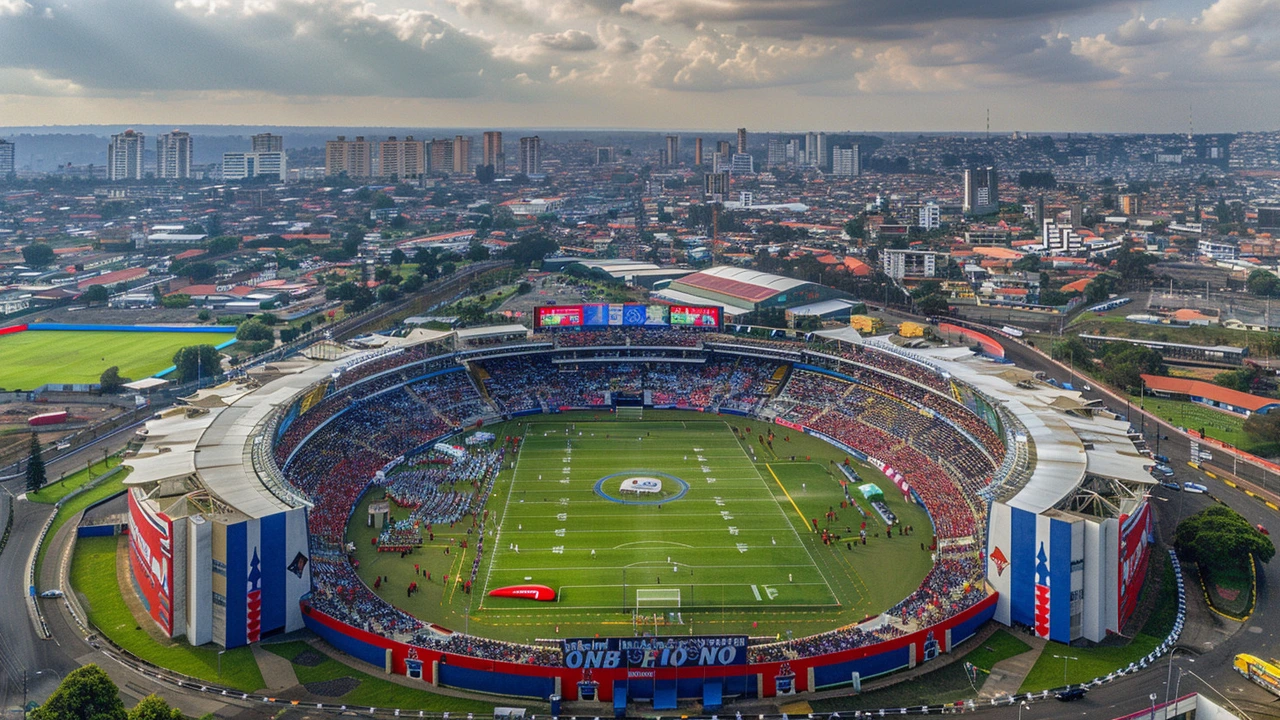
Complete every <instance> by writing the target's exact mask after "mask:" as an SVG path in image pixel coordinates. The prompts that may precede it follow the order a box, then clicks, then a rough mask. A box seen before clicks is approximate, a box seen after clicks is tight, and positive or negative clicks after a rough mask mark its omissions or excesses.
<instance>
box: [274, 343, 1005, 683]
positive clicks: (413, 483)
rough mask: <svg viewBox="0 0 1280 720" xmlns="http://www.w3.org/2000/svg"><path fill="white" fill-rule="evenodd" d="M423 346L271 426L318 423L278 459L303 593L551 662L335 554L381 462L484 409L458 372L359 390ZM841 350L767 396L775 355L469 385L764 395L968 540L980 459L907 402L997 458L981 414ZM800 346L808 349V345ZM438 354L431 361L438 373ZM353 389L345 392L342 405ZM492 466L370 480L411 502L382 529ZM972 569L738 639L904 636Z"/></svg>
mask: <svg viewBox="0 0 1280 720" xmlns="http://www.w3.org/2000/svg"><path fill="white" fill-rule="evenodd" d="M708 337H709V336H707V335H706V334H704V333H698V332H696V331H688V330H648V329H639V328H623V329H616V328H615V329H609V330H603V331H589V332H585V333H583V332H578V333H557V334H556V335H555V339H556V342H557V344H558V345H559V346H561V347H574V345H572V343H575V342H578V341H579V340H581V341H582V342H583V344H584V345H595V344H607V343H610V342H619V341H620V343H621V344H636V343H637V341H642V342H644V343H645V344H653V345H667V346H677V347H689V346H690V345H685V344H682V343H683V341H685V340H687V339H688V338H694V345H696V344H698V343H700V342H701V341H702V339H703V338H708ZM567 338H573V339H569V340H566V339H567ZM722 339H723V340H727V341H732V342H739V343H741V342H743V341H747V342H750V343H753V344H758V345H762V346H763V345H768V346H770V347H773V346H780V347H785V348H786V349H792V350H795V349H800V348H802V347H803V346H801V345H799V344H798V343H794V342H790V343H788V342H782V341H771V340H760V339H756V338H742V337H740V336H731V337H728V338H722ZM565 342H567V343H570V344H569V345H565V344H564V343H565ZM426 348H430V350H428V349H426ZM436 349H437V348H436V347H435V346H417V347H416V348H410V349H408V350H403V351H398V352H395V353H390V354H387V355H385V356H380V357H377V358H375V359H373V360H370V361H367V362H365V363H362V364H360V365H357V366H354V367H352V368H350V369H348V370H347V373H344V378H346V377H347V374H352V375H351V377H353V378H355V379H359V378H369V377H372V376H374V375H377V374H379V373H386V375H385V377H379V378H377V379H376V380H372V381H367V382H364V383H361V384H360V385H359V387H358V388H351V383H352V382H353V381H352V380H349V379H348V380H343V381H342V382H341V383H340V386H341V387H345V388H351V391H350V392H339V393H336V394H334V395H331V396H330V397H329V398H326V399H325V400H324V401H322V402H321V403H319V404H317V405H316V406H315V407H313V408H311V410H310V411H309V412H307V413H303V414H302V415H301V416H299V417H297V418H296V419H294V420H293V422H292V424H291V425H290V426H289V427H288V428H286V430H285V431H284V432H283V433H282V434H281V437H280V440H279V442H278V443H277V446H276V457H277V459H278V460H280V461H281V462H282V461H283V458H284V457H287V456H288V453H289V452H290V451H291V449H292V447H293V446H295V445H297V444H298V443H299V442H301V440H302V438H304V437H306V436H307V435H308V434H309V433H311V432H312V431H313V430H315V429H316V428H317V427H320V425H322V424H323V423H324V421H325V420H327V419H331V418H333V420H332V422H330V423H329V424H328V425H326V426H325V427H324V428H323V429H322V430H321V431H320V432H317V433H316V434H315V435H313V436H312V437H311V439H310V440H309V441H308V442H307V445H306V447H305V448H304V452H298V453H296V455H295V457H294V458H293V460H292V462H291V463H290V464H289V466H288V467H287V468H286V477H287V478H288V479H289V481H290V482H291V483H292V484H293V485H294V486H295V487H296V488H297V489H299V490H300V491H302V492H303V493H305V494H306V496H307V497H308V498H310V499H311V500H312V501H313V502H314V503H315V507H314V509H313V510H312V512H311V513H310V515H309V531H310V533H311V535H312V548H313V551H312V560H313V563H314V564H313V565H312V579H313V585H314V590H315V592H314V593H313V596H312V600H311V602H312V604H313V606H314V607H316V608H317V609H319V610H321V611H322V612H325V613H327V614H329V615H332V616H334V617H337V618H339V619H342V620H344V621H346V622H348V623H350V624H352V625H355V626H357V627H361V628H363V629H366V630H368V631H370V632H376V633H380V634H384V635H388V636H391V637H396V638H397V639H404V640H406V641H409V642H412V643H414V644H416V645H419V646H421V647H425V648H429V649H434V650H439V651H444V652H451V653H458V654H464V655H469V656H474V657H480V658H485V659H490V660H499V661H508V662H519V663H528V664H539V665H558V664H560V663H561V660H562V658H561V653H560V651H559V649H558V648H550V647H542V646H533V645H521V644H518V643H508V642H502V641H495V640H488V639H483V638H478V637H474V636H469V635H465V634H462V633H442V632H439V630H438V629H433V628H429V627H427V626H426V625H425V624H424V623H422V622H421V621H419V620H417V619H415V618H413V617H411V616H410V615H408V614H406V613H404V612H402V611H400V610H397V609H396V608H395V607H394V606H392V605H391V604H390V603H387V602H385V601H383V600H382V599H380V598H379V597H378V596H377V595H375V594H374V593H373V592H372V591H371V590H370V589H369V588H368V587H366V586H365V585H364V583H363V582H362V581H361V580H360V579H359V577H357V575H356V572H355V570H354V568H353V567H352V566H351V562H350V560H349V558H348V556H347V555H346V553H345V552H343V551H342V550H341V544H342V542H343V539H344V533H345V525H346V522H347V519H348V516H349V513H350V510H351V508H352V507H353V506H354V505H355V503H356V502H357V501H358V499H359V497H360V495H361V494H362V493H363V492H364V490H365V488H366V487H367V486H368V484H369V483H370V482H371V481H373V480H374V478H375V477H376V476H377V473H378V471H379V470H380V469H382V468H384V467H386V466H387V465H388V463H390V462H391V461H392V460H394V459H396V458H399V457H401V456H403V455H405V454H406V453H408V452H410V451H411V450H413V449H414V448H417V447H419V446H422V445H424V444H426V443H429V442H431V441H434V440H436V439H438V438H440V437H442V436H444V435H446V434H447V433H449V432H450V431H452V430H454V429H456V428H457V427H459V426H460V425H461V424H462V423H464V422H466V421H467V420H469V419H471V418H474V417H477V416H479V415H482V414H485V413H487V412H490V411H491V410H490V408H489V405H488V404H487V403H486V401H485V400H484V398H483V397H482V394H481V393H479V392H477V388H476V387H475V385H474V384H473V383H472V381H471V378H470V376H469V375H468V373H467V372H465V371H454V372H448V373H443V374H441V375H437V376H434V377H431V378H428V379H426V380H419V381H415V382H413V383H411V384H409V385H405V386H404V387H398V388H395V389H392V390H389V391H387V392H384V393H383V394H381V395H377V396H376V397H370V395H371V394H372V393H375V392H378V391H380V390H384V389H387V388H392V387H393V386H395V385H397V384H400V385H403V384H404V383H406V381H408V380H410V379H412V378H414V377H420V376H421V375H422V374H424V373H425V372H428V370H427V369H424V366H423V365H422V364H418V365H416V366H415V367H414V368H412V369H410V370H397V371H396V372H389V373H388V372H387V371H388V370H395V369H396V368H397V367H398V365H399V364H401V363H405V362H414V361H415V360H423V359H426V358H428V357H431V356H432V354H433V353H434V352H435V351H436ZM840 352H841V353H842V354H843V353H847V356H846V357H847V358H848V359H849V360H851V363H852V364H841V366H840V368H839V369H840V371H841V372H843V373H844V374H846V375H849V376H851V377H854V378H855V379H856V380H857V381H858V382H852V383H851V382H846V381H843V380H839V379H836V378H833V377H830V376H827V375H823V374H820V373H814V372H809V371H799V370H797V371H793V372H792V373H791V375H790V379H789V380H788V381H787V382H786V384H785V385H784V386H783V392H782V393H781V395H779V396H778V397H776V398H774V399H772V400H770V399H769V397H770V392H771V390H772V386H773V384H774V382H776V381H775V380H774V378H775V377H777V378H780V377H782V374H781V373H778V372H777V371H778V369H779V367H780V365H779V364H778V363H777V362H774V361H768V360H762V359H747V358H738V357H736V356H731V357H722V356H719V355H716V354H712V356H711V358H710V359H709V360H708V361H707V362H705V363H703V364H695V363H674V362H671V363H657V362H655V363H639V362H628V361H619V362H602V363H586V362H583V363H579V364H577V365H571V366H568V367H565V366H562V365H557V364H553V363H552V362H551V360H550V358H549V357H547V356H543V355H525V356H515V357H505V358H496V359H484V360H477V361H474V362H475V363H476V365H477V367H478V369H479V370H481V371H482V372H479V373H477V375H478V377H481V378H483V390H484V393H486V394H488V396H489V398H490V399H491V401H492V402H493V404H494V406H496V408H497V409H498V410H500V411H502V412H520V411H524V410H538V409H542V408H543V407H544V406H545V407H550V408H555V407H561V406H571V407H584V406H592V405H603V403H604V400H605V397H606V396H607V393H610V392H613V393H620V392H621V393H631V394H637V393H642V392H646V391H647V392H649V393H650V396H651V400H652V402H653V403H654V404H659V405H676V406H687V407H696V408H709V407H716V406H724V407H735V408H737V409H741V410H743V411H746V412H751V413H754V412H756V411H759V410H761V409H762V408H764V407H765V404H766V403H768V406H767V407H768V409H769V410H770V411H772V412H773V413H776V414H777V415H778V416H779V417H782V418H784V419H787V420H790V421H792V422H795V423H798V424H802V425H806V426H809V427H812V428H813V429H815V430H818V431H820V432H823V433H825V434H827V435H829V436H830V437H832V438H834V439H836V440H838V441H840V442H842V443H844V444H846V445H848V446H850V447H853V448H855V449H857V450H859V451H861V452H863V453H866V454H867V455H870V456H872V457H875V458H877V459H878V460H881V461H883V462H885V463H887V464H888V465H889V466H891V467H892V468H893V469H895V470H897V471H898V472H901V473H902V474H903V475H904V476H905V479H906V482H907V483H908V484H909V485H910V486H911V488H912V489H913V490H915V492H916V494H917V495H918V496H919V498H920V500H921V502H923V504H924V505H925V507H926V508H927V509H928V511H929V514H930V516H931V518H932V520H933V522H934V526H935V532H936V534H937V536H938V538H939V539H944V540H945V539H951V540H954V539H956V538H962V537H967V536H973V535H974V533H975V529H976V527H977V525H978V523H980V522H983V521H984V520H983V516H982V513H983V512H984V507H985V506H984V504H983V503H982V502H981V501H980V500H976V501H972V502H971V500H970V499H971V498H975V497H976V496H975V493H976V492H977V490H979V489H981V488H982V487H983V486H984V485H985V484H986V482H988V481H989V480H990V476H991V473H992V471H993V467H992V461H991V459H990V458H989V457H987V456H986V455H984V454H983V453H982V452H980V451H979V450H978V449H977V448H976V447H974V445H973V444H972V443H971V442H969V440H968V439H967V438H966V437H965V436H964V435H962V434H961V433H958V432H956V431H955V428H954V427H952V426H951V425H948V424H946V423H944V422H941V421H940V420H938V419H937V418H936V417H934V416H933V415H931V414H929V413H925V412H921V408H925V409H928V410H931V411H933V412H934V413H937V414H938V415H940V416H942V417H945V418H947V419H948V420H950V421H952V422H953V423H954V424H955V425H956V426H958V427H961V428H963V429H965V430H966V431H967V432H968V433H970V434H971V435H972V436H973V437H976V438H978V439H979V441H980V442H982V443H983V444H984V445H986V446H987V447H988V449H989V450H991V451H992V454H996V451H997V450H999V455H998V456H997V462H998V461H999V458H1000V457H1002V456H1003V447H1002V446H1001V443H1000V442H999V438H998V437H997V436H996V434H995V433H994V432H992V431H991V430H990V428H989V427H988V426H987V425H986V423H985V422H983V421H982V420H980V419H979V418H977V417H976V416H974V415H973V414H972V413H970V412H968V411H967V410H965V409H964V408H963V407H962V406H960V405H958V404H957V403H955V402H953V401H952V400H951V399H950V397H951V394H950V389H949V387H950V384H949V381H947V380H946V379H945V378H942V377H941V376H940V375H938V374H937V373H936V372H934V371H933V370H931V369H930V368H928V367H927V366H924V365H921V364H918V363H915V362H913V361H911V360H908V359H906V358H902V357H898V356H896V355H895V354H894V353H892V352H889V351H884V350H878V349H870V348H862V349H861V350H857V351H854V350H849V349H847V348H845V349H841V351H840ZM810 356H811V357H816V356H814V355H813V354H812V353H810ZM451 362H452V361H449V362H448V363H431V365H432V366H433V367H437V368H443V367H445V366H446V365H448V364H450V363H451ZM826 362H828V363H830V362H832V361H830V360H827V361H826ZM864 366H865V367H864ZM872 368H874V370H873V369H872ZM881 371H883V372H881ZM884 373H890V374H889V375H886V374H884ZM895 376H896V377H895ZM902 378H907V379H909V380H911V381H913V382H906V381H905V380H903V379H902ZM922 386H923V387H922ZM926 388H929V389H926ZM934 391H937V392H934ZM940 393H943V394H940ZM352 394H355V395H356V396H357V397H358V399H352V397H350V395H352ZM344 410H345V412H343V411H344ZM339 413H341V414H339ZM335 416H336V417H335ZM502 461H503V451H502V450H473V451H470V452H468V453H467V454H466V455H465V456H454V457H452V458H451V459H449V460H447V461H446V460H445V459H444V458H443V456H428V462H426V463H419V464H416V465H413V466H410V467H408V468H404V469H401V470H399V471H397V472H392V473H390V474H389V475H387V476H386V477H384V478H383V479H382V480H381V483H382V484H383V486H384V487H385V488H386V491H387V493H388V495H389V496H390V497H391V498H392V499H394V500H395V501H396V503H397V504H399V505H401V506H402V507H411V508H412V511H411V515H410V518H409V519H408V520H403V521H401V522H402V523H407V525H393V527H402V526H403V527H412V526H413V524H414V523H425V524H430V523H443V522H452V521H455V520H458V519H460V518H462V517H463V516H465V515H466V514H468V513H482V512H483V511H484V508H485V505H486V503H487V501H488V498H489V495H490V493H491V491H492V487H493V479H494V478H495V477H496V475H497V472H498V470H499V469H500V467H501V464H502ZM459 482H463V483H469V484H472V485H473V488H474V492H472V491H467V490H465V489H464V490H462V491H459V490H458V489H457V488H456V485H457V483H459ZM483 549H484V541H483V536H482V535H481V536H479V537H478V538H477V545H476V552H475V556H474V559H473V560H472V567H471V577H470V580H471V581H472V582H474V581H475V577H476V573H477V572H478V571H479V568H480V563H481V559H482V557H483ZM982 576H983V572H982V563H981V560H980V558H979V557H978V556H977V555H976V554H973V553H970V554H954V553H953V554H948V553H947V552H945V551H944V552H942V553H940V556H939V558H938V559H937V561H936V564H935V566H934V567H933V569H932V570H931V571H930V572H929V574H928V575H927V576H926V578H925V580H924V582H923V583H922V584H921V585H920V587H919V588H918V589H917V590H916V591H915V592H913V593H912V594H911V595H910V596H909V597H907V598H906V599H904V600H903V601H902V602H900V603H899V604H898V605H896V606H895V607H894V608H893V609H891V610H890V611H888V613H887V614H889V615H891V616H893V618H895V620H894V622H893V623H884V624H881V625H880V626H879V627H875V628H868V629H863V628H859V627H857V626H848V627H845V628H841V629H838V630H834V631H831V632H828V633H821V634H819V635H814V636H810V637H805V638H798V639H795V640H788V641H785V642H778V643H769V644H764V645H756V646H752V647H751V648H750V649H749V658H750V661H751V662H767V661H776V660H786V659H792V658H795V657H802V656H808V655H814V654H821V653H828V652H834V651H838V650H845V649H849V648H853V647H861V646H865V645H870V644H874V643H876V642H881V641H883V640H886V639H888V638H891V637H896V636H899V635H901V634H902V633H904V632H906V631H905V630H903V629H901V628H900V627H898V626H897V625H896V624H895V623H897V622H898V621H899V620H900V621H901V622H902V623H905V624H908V625H910V624H912V623H922V624H929V623H932V622H936V621H938V620H940V619H943V618H945V617H947V616H949V615H952V614H954V613H956V612H959V611H961V610H964V609H966V608H968V607H971V606H972V605H973V604H974V603H975V602H977V601H978V600H980V599H981V598H982V597H983V596H984V589H983V586H982V583H981V582H980V581H981V578H982ZM462 580H463V578H459V579H458V581H459V582H461V581H462Z"/></svg>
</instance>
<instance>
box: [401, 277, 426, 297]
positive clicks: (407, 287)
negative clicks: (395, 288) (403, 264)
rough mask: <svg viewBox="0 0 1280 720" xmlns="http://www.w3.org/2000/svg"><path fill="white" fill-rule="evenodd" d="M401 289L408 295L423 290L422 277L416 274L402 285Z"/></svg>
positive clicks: (406, 279)
mask: <svg viewBox="0 0 1280 720" xmlns="http://www.w3.org/2000/svg"><path fill="white" fill-rule="evenodd" d="M400 289H401V290H403V291H405V292H407V293H416V292H418V291H419V290H421V289H422V276H421V275H419V274H417V273H414V274H412V275H410V276H409V277H407V278H405V281H404V282H402V283H400Z"/></svg>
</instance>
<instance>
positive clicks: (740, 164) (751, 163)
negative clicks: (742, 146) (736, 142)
mask: <svg viewBox="0 0 1280 720" xmlns="http://www.w3.org/2000/svg"><path fill="white" fill-rule="evenodd" d="M729 172H731V173H733V174H734V175H754V174H755V172H756V159H755V158H753V157H751V156H750V155H748V154H746V153H734V154H733V157H732V158H731V159H730V160H729Z"/></svg>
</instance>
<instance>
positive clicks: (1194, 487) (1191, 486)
mask: <svg viewBox="0 0 1280 720" xmlns="http://www.w3.org/2000/svg"><path fill="white" fill-rule="evenodd" d="M1182 489H1183V490H1186V491H1187V492H1190V493H1200V494H1201V495H1203V494H1204V493H1207V492H1209V488H1207V487H1205V486H1204V485H1201V484H1200V483H1193V482H1184V483H1182Z"/></svg>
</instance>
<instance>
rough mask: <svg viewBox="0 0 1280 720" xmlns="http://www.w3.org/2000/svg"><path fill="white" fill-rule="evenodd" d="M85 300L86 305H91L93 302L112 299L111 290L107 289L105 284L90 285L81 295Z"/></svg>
mask: <svg viewBox="0 0 1280 720" xmlns="http://www.w3.org/2000/svg"><path fill="white" fill-rule="evenodd" d="M80 299H81V300H83V301H84V305H85V307H89V306H90V305H92V304H93V303H104V302H106V301H107V300H110V299H111V292H110V291H109V290H107V287H106V286H105V285H90V286H89V288H88V289H87V290H85V291H84V294H83V295H81V296H80Z"/></svg>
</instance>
